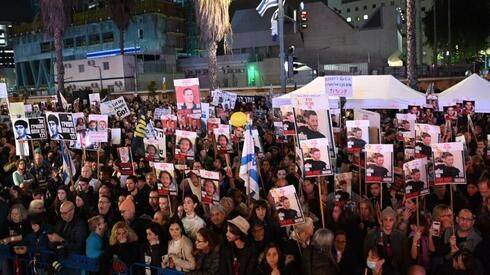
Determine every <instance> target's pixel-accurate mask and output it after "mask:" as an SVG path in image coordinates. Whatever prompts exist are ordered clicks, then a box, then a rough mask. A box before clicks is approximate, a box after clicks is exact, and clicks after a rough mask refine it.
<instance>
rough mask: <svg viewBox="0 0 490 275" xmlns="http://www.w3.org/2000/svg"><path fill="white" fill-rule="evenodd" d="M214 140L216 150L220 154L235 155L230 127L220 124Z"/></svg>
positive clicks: (216, 129)
mask: <svg viewBox="0 0 490 275" xmlns="http://www.w3.org/2000/svg"><path fill="white" fill-rule="evenodd" d="M214 139H215V141H216V149H217V150H218V152H219V153H220V154H227V153H228V154H231V153H233V142H232V141H231V139H230V126H229V125H226V124H220V125H218V128H214Z"/></svg>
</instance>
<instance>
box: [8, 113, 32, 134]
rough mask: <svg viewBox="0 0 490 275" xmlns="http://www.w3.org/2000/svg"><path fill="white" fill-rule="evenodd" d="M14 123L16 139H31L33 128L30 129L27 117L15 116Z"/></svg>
mask: <svg viewBox="0 0 490 275" xmlns="http://www.w3.org/2000/svg"><path fill="white" fill-rule="evenodd" d="M12 123H13V125H14V137H15V139H16V140H29V139H31V130H30V129H29V122H28V119H27V118H25V117H20V118H13V117H12Z"/></svg>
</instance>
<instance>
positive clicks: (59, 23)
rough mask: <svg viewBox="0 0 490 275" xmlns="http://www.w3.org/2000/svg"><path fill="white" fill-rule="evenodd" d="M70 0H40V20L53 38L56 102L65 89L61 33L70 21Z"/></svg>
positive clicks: (59, 101) (59, 102)
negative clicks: (56, 86) (56, 84)
mask: <svg viewBox="0 0 490 275" xmlns="http://www.w3.org/2000/svg"><path fill="white" fill-rule="evenodd" d="M71 5H72V1H70V0H41V2H40V7H41V21H42V23H43V27H44V31H45V32H46V33H47V34H48V35H49V36H51V37H53V39H54V51H55V55H56V71H57V74H56V82H57V83H58V88H57V91H56V93H57V96H58V104H61V96H60V94H62V93H63V92H64V90H65V68H64V66H63V34H64V33H65V31H66V29H67V28H68V25H69V24H70V22H71V7H72V6H71Z"/></svg>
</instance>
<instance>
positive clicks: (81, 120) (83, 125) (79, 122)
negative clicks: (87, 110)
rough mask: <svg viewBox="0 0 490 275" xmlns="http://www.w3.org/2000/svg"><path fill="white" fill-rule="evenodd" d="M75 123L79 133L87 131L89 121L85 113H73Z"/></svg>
mask: <svg viewBox="0 0 490 275" xmlns="http://www.w3.org/2000/svg"><path fill="white" fill-rule="evenodd" d="M73 123H74V124H75V130H76V131H77V133H78V132H81V131H85V129H87V121H86V119H85V114H84V113H73Z"/></svg>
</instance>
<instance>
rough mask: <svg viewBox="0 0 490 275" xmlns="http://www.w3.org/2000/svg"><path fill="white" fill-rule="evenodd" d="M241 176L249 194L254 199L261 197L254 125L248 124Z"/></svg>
mask: <svg viewBox="0 0 490 275" xmlns="http://www.w3.org/2000/svg"><path fill="white" fill-rule="evenodd" d="M240 178H241V179H242V180H244V181H245V187H246V188H247V194H252V195H253V198H254V199H257V200H258V199H259V172H258V170H257V156H256V155H255V145H254V139H253V135H252V125H248V126H247V130H246V131H245V141H244V143H243V150H242V160H241V166H240Z"/></svg>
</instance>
